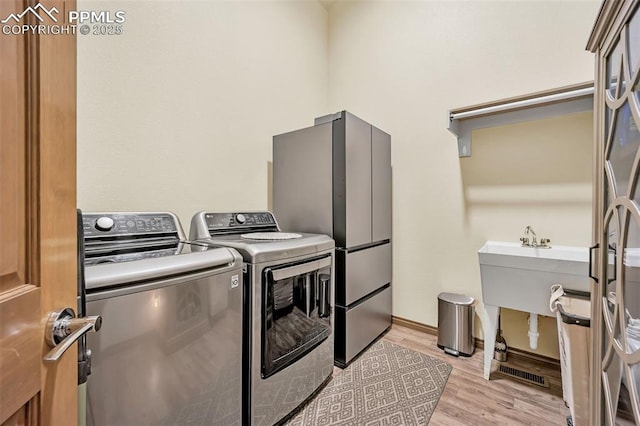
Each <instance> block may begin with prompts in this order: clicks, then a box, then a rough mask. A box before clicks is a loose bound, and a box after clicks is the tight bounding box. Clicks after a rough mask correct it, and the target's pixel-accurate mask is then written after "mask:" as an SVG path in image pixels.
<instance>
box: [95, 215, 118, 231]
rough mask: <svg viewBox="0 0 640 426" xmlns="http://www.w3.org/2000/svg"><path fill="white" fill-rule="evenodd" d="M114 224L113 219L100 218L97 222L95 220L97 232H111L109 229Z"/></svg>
mask: <svg viewBox="0 0 640 426" xmlns="http://www.w3.org/2000/svg"><path fill="white" fill-rule="evenodd" d="M113 225H114V222H113V219H111V218H110V217H108V216H102V217H100V218H98V220H96V229H97V230H98V231H105V232H106V231H111V228H113Z"/></svg>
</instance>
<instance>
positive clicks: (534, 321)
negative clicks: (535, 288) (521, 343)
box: [529, 312, 540, 349]
mask: <svg viewBox="0 0 640 426" xmlns="http://www.w3.org/2000/svg"><path fill="white" fill-rule="evenodd" d="M539 336H540V333H538V314H534V313H533V312H531V313H529V347H530V348H531V349H538V337H539Z"/></svg>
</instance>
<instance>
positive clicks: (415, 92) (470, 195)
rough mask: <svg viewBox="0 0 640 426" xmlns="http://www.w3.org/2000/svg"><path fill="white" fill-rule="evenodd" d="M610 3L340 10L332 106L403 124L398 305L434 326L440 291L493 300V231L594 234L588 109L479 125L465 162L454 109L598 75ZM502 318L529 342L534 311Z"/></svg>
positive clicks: (397, 209)
mask: <svg viewBox="0 0 640 426" xmlns="http://www.w3.org/2000/svg"><path fill="white" fill-rule="evenodd" d="M599 3H600V2H599V1H590V2H568V1H567V2H562V1H553V2H541V1H531V2H526V1H525V2H522V1H518V2H515V1H513V2H505V1H501V2H491V1H470V2H462V1H454V2H451V1H442V2H436V1H424V2H403V1H390V2H338V3H335V4H334V5H333V7H332V8H331V9H330V12H329V40H330V44H329V45H330V53H329V59H330V66H329V71H330V80H329V93H330V95H329V104H330V106H331V108H332V110H339V109H348V110H350V111H351V112H353V113H355V114H356V115H358V116H360V117H362V118H363V119H365V120H369V121H371V122H372V123H373V124H375V125H376V126H378V127H380V128H382V129H383V130H385V131H387V132H389V133H390V134H391V135H392V162H393V178H394V183H393V191H394V193H393V203H394V205H393V215H394V216H393V217H394V224H393V225H394V228H393V232H394V235H393V237H394V264H393V266H394V272H393V280H394V282H393V286H394V287H393V313H394V315H396V316H398V317H402V318H407V319H410V320H413V321H417V322H420V323H424V324H428V325H432V326H436V325H437V295H438V294H439V293H440V292H442V291H449V292H458V293H463V294H468V295H470V296H474V297H476V298H478V299H479V300H481V286H480V274H479V267H478V258H477V254H476V252H477V250H478V249H479V248H480V247H481V246H482V244H483V242H484V241H485V240H487V239H495V240H506V241H518V238H519V237H520V236H521V233H522V230H523V229H524V227H525V226H526V225H532V226H533V227H534V229H535V230H536V231H537V232H538V233H539V235H540V234H541V235H543V236H545V237H549V238H551V240H552V241H553V242H554V243H556V244H563V245H588V244H589V240H590V217H591V212H590V205H589V202H590V196H591V193H590V167H591V163H590V155H591V124H590V115H589V114H582V115H578V116H575V117H569V118H566V119H565V118H562V119H556V120H549V121H544V122H534V123H528V124H523V125H516V126H507V127H505V128H501V129H486V130H481V131H478V132H475V134H474V139H473V148H472V150H473V157H471V158H469V159H464V160H461V159H459V158H458V155H457V144H456V139H455V137H454V136H453V135H452V134H450V133H449V132H448V131H447V130H446V128H447V112H448V110H449V109H453V108H456V107H462V106H465V105H471V104H476V103H481V102H485V101H491V100H495V99H500V98H504V97H509V96H515V95H520V94H525V93H530V92H535V91H539V90H544V89H549V88H553V87H559V86H563V85H568V84H573V83H578V82H582V81H588V80H592V79H593V57H592V55H591V54H590V53H587V52H586V51H585V50H584V46H585V44H586V41H587V37H588V35H589V32H590V28H591V25H592V23H593V22H594V19H595V17H596V13H597V10H598V7H599ZM481 139H482V140H481ZM547 170H551V172H549V171H547ZM514 191H515V192H516V193H518V195H520V197H519V199H518V200H513V199H512V198H513V196H514ZM546 194H551V195H550V197H552V199H551V200H548V199H547V196H546ZM567 196H568V197H569V198H567V199H566V200H565V197H567ZM522 198H524V200H523V199H522ZM529 199H530V201H527V200H529ZM478 312H479V313H483V312H484V311H483V307H482V305H480V306H479V307H478ZM507 317H508V318H507ZM504 318H505V320H507V322H508V324H505V325H503V326H504V328H505V329H506V330H505V332H506V339H507V342H508V343H509V344H510V345H512V346H516V347H518V346H519V347H521V348H524V349H526V342H524V345H523V344H522V343H523V339H520V334H522V333H523V332H524V331H522V330H523V329H526V327H527V325H526V315H525V316H524V318H523V317H522V316H521V315H518V314H513V315H512V313H507V314H506V315H505V317H504ZM551 325H553V324H551ZM541 327H542V333H541V334H542V335H541V342H540V352H541V353H543V354H547V355H549V356H557V344H556V343H555V342H556V341H555V340H554V339H555V338H556V337H555V334H553V336H551V335H550V334H552V333H553V327H552V326H549V324H548V323H547V322H545V321H542V323H541ZM548 329H550V330H551V332H550V333H546V330H548ZM524 338H525V339H526V334H525V335H524ZM548 339H550V343H549V340H548Z"/></svg>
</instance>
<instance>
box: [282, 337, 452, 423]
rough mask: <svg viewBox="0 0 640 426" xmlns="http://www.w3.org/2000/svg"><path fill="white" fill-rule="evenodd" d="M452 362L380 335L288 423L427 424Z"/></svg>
mask: <svg viewBox="0 0 640 426" xmlns="http://www.w3.org/2000/svg"><path fill="white" fill-rule="evenodd" d="M450 372H451V365H450V364H448V363H446V362H445V361H441V360H439V359H436V358H431V357H430V356H427V355H424V354H421V353H419V352H415V351H413V350H411V349H407V348H403V347H402V346H398V345H394V344H393V343H389V342H386V341H384V340H379V341H378V342H376V343H375V344H373V345H372V346H371V347H370V348H369V349H367V351H366V352H365V353H363V354H362V355H361V356H360V357H359V358H358V359H356V360H355V361H353V362H352V363H351V364H350V365H349V366H348V367H347V368H346V369H344V370H342V371H341V372H339V373H337V374H335V375H334V377H333V379H332V380H331V381H330V382H329V383H328V384H327V385H326V386H325V388H324V389H322V390H321V391H320V393H318V395H316V396H315V398H313V399H312V400H311V401H310V402H308V403H307V405H306V406H305V407H304V408H303V410H302V411H301V412H299V413H298V414H297V415H296V416H295V417H293V419H291V420H290V421H289V422H288V423H287V425H289V426H309V425H322V426H329V425H341V426H343V425H372V426H373V425H376V426H378V425H379V426H386V425H426V424H427V423H429V419H430V418H431V414H433V411H434V409H435V408H436V404H437V403H438V399H440V395H441V394H442V390H443V389H444V386H445V384H446V383H447V378H448V377H449V373H450Z"/></svg>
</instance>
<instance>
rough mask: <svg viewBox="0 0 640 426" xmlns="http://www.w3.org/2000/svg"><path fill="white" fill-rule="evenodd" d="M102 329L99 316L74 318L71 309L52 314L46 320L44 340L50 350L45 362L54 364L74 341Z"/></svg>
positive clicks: (74, 315)
mask: <svg viewBox="0 0 640 426" xmlns="http://www.w3.org/2000/svg"><path fill="white" fill-rule="evenodd" d="M100 327H102V317H101V316H100V315H97V316H90V317H84V318H76V314H75V312H74V311H73V309H71V308H65V309H63V310H62V311H60V312H52V313H51V314H49V318H48V319H47V325H46V330H45V339H46V341H47V344H48V345H49V347H50V348H52V349H51V350H50V351H49V353H48V354H47V355H45V357H44V361H45V362H56V361H58V360H59V359H60V357H61V356H62V354H64V353H65V352H66V351H67V349H69V348H70V347H71V345H73V344H74V343H75V342H76V340H78V339H79V338H80V337H82V336H83V335H84V334H85V333H87V332H89V331H98V330H100Z"/></svg>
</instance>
